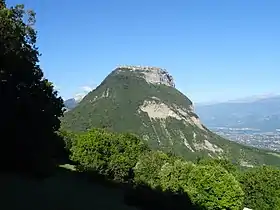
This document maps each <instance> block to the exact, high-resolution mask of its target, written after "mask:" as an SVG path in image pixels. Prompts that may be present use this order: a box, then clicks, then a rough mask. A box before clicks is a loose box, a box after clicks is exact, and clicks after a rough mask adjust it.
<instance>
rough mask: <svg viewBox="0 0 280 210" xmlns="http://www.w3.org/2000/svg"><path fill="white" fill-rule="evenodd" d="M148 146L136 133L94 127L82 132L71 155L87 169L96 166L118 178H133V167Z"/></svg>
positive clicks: (122, 179)
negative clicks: (116, 131) (119, 132)
mask: <svg viewBox="0 0 280 210" xmlns="http://www.w3.org/2000/svg"><path fill="white" fill-rule="evenodd" d="M145 150H147V146H146V145H145V144H144V143H143V142H142V141H141V140H140V139H138V138H137V137H136V136H134V135H132V134H116V133H111V132H108V131H106V130H104V129H92V130H90V131H88V132H87V133H84V134H81V135H78V137H77V140H76V141H75V143H74V145H73V147H72V149H71V152H72V156H71V159H72V160H73V161H76V162H78V163H79V164H80V166H81V167H82V168H83V170H95V171H98V172H99V173H100V174H102V175H106V176H109V177H112V178H114V179H115V180H118V181H129V180H130V179H131V178H133V173H132V168H133V167H134V166H135V164H136V162H137V161H138V158H139V156H140V155H141V154H142V153H143V152H144V151H145Z"/></svg>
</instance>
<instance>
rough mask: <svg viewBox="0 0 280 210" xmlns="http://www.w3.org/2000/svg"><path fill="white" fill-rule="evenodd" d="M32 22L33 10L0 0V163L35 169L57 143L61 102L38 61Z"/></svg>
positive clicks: (52, 150) (43, 166)
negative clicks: (8, 6) (7, 5)
mask: <svg viewBox="0 0 280 210" xmlns="http://www.w3.org/2000/svg"><path fill="white" fill-rule="evenodd" d="M34 24H35V13H34V12H33V11H32V10H25V8H24V6H23V5H16V6H15V7H11V8H7V7H6V5H5V1H3V0H0V90H1V91H0V92H1V93H0V94H1V103H0V116H1V118H0V135H1V140H2V141H1V143H2V145H1V147H2V148H3V149H2V151H3V152H1V155H0V156H1V161H2V168H3V165H4V166H6V167H5V168H6V169H7V168H8V167H7V166H9V169H11V168H13V169H16V170H20V171H22V170H27V171H34V170H35V171H38V172H39V171H40V170H41V169H46V168H47V165H48V164H50V161H51V160H52V157H53V156H54V155H55V152H56V151H57V146H58V145H60V144H59V143H58V142H57V141H58V139H59V138H56V133H55V132H56V131H57V130H58V129H59V127H60V120H59V117H61V116H62V115H63V106H64V105H63V100H62V98H60V97H58V96H57V92H56V91H55V90H54V87H53V84H52V83H51V82H49V81H48V80H47V79H46V78H44V75H43V72H42V70H41V68H40V66H39V64H38V62H39V51H38V48H37V46H36V40H37V33H36V31H35V29H34ZM46 163H48V164H46ZM41 166H42V167H41ZM40 167H41V168H40Z"/></svg>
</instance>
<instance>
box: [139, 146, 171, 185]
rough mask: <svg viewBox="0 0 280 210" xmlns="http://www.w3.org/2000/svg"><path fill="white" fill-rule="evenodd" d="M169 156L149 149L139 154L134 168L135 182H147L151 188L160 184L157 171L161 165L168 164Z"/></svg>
mask: <svg viewBox="0 0 280 210" xmlns="http://www.w3.org/2000/svg"><path fill="white" fill-rule="evenodd" d="M169 162H170V158H169V156H168V155H167V154H165V153H164V152H161V151H150V152H147V153H145V154H143V155H142V156H140V158H139V161H138V162H137V164H136V166H135V168H134V174H135V177H134V181H135V183H136V184H143V183H144V184H147V185H148V186H150V187H151V188H156V187H159V186H160V177H159V172H160V170H161V169H162V167H163V165H165V164H168V163H169Z"/></svg>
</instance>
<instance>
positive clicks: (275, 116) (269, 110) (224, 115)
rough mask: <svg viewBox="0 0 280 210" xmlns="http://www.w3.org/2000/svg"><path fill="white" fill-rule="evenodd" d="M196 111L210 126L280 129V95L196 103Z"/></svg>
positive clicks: (262, 129)
mask: <svg viewBox="0 0 280 210" xmlns="http://www.w3.org/2000/svg"><path fill="white" fill-rule="evenodd" d="M195 111H196V113H197V114H198V116H199V117H200V119H201V121H202V122H203V123H204V124H205V125H206V126H208V127H231V128H252V129H259V130H260V131H263V132H272V131H275V130H276V129H280V96H264V97H250V98H247V99H243V100H235V101H229V102H224V103H216V104H208V105H207V104H196V106H195Z"/></svg>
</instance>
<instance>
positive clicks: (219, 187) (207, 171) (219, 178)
mask: <svg viewBox="0 0 280 210" xmlns="http://www.w3.org/2000/svg"><path fill="white" fill-rule="evenodd" d="M188 194H189V196H190V198H191V200H192V201H193V202H194V203H195V204H197V205H200V206H202V207H204V208H206V209H232V210H235V209H236V210H240V209H241V208H242V207H243V200H244V192H243V191H242V188H241V186H240V184H239V183H238V181H237V180H236V179H235V178H234V176H233V175H232V174H230V173H228V172H227V171H226V170H225V169H224V168H222V167H221V166H196V167H195V168H194V169H193V170H192V171H191V172H190V174H189V180H188Z"/></svg>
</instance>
